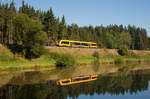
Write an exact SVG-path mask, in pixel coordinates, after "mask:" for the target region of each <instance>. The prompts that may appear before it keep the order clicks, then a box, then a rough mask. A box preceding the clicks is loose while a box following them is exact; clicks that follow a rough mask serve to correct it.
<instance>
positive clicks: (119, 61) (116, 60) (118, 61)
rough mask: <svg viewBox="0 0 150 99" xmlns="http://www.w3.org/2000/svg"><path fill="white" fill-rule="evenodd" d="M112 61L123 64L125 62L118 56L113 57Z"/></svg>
mask: <svg viewBox="0 0 150 99" xmlns="http://www.w3.org/2000/svg"><path fill="white" fill-rule="evenodd" d="M114 62H115V64H123V63H125V60H124V59H123V58H122V57H118V58H115V60H114Z"/></svg>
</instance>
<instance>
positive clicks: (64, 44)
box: [56, 40, 97, 48]
mask: <svg viewBox="0 0 150 99" xmlns="http://www.w3.org/2000/svg"><path fill="white" fill-rule="evenodd" d="M56 46H60V47H79V48H80V47H82V48H97V44H96V43H95V42H84V41H72V40H58V41H57V42H56Z"/></svg>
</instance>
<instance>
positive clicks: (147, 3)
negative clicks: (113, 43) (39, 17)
mask: <svg viewBox="0 0 150 99" xmlns="http://www.w3.org/2000/svg"><path fill="white" fill-rule="evenodd" d="M3 1H4V2H10V1H11V0H3ZM14 1H15V4H16V6H17V7H19V6H20V5H21V1H22V0H14ZM24 1H25V3H28V4H30V5H32V6H34V7H35V8H36V9H41V10H48V9H49V8H52V9H53V11H54V14H55V16H56V17H58V16H59V17H62V16H63V15H64V16H65V18H66V22H67V24H72V23H76V24H78V25H79V26H88V25H93V26H97V25H101V24H103V25H104V26H106V25H109V24H117V25H120V24H123V25H128V24H131V25H135V26H138V27H143V28H146V30H147V31H148V35H149V36H150V0H24Z"/></svg>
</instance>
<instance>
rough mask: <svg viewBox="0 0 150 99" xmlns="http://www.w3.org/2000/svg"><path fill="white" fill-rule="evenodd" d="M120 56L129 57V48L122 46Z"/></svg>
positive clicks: (119, 51)
mask: <svg viewBox="0 0 150 99" xmlns="http://www.w3.org/2000/svg"><path fill="white" fill-rule="evenodd" d="M118 54H119V55H121V56H127V55H128V48H127V47H126V46H122V47H120V48H119V49H118Z"/></svg>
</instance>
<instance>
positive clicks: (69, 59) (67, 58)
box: [56, 53, 76, 67]
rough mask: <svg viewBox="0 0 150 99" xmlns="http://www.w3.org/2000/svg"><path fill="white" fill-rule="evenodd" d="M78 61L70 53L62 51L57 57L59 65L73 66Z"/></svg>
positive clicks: (57, 64)
mask: <svg viewBox="0 0 150 99" xmlns="http://www.w3.org/2000/svg"><path fill="white" fill-rule="evenodd" d="M75 63H76V60H75V57H74V56H72V55H71V54H68V53H61V54H60V57H59V58H58V59H56V66H57V67H65V66H73V65H74V64H75Z"/></svg>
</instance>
